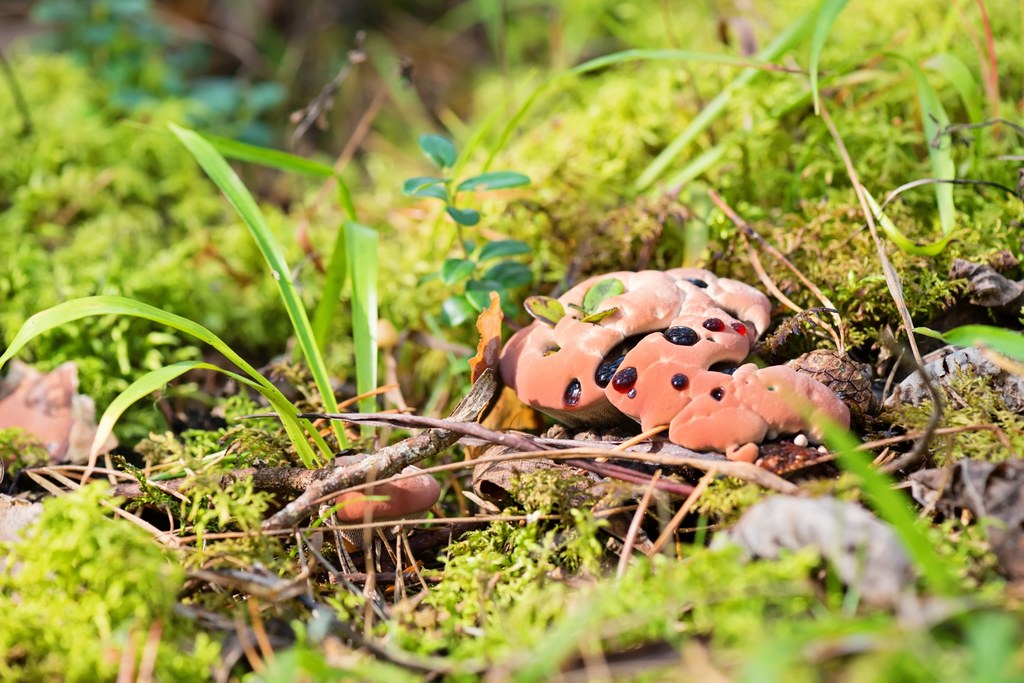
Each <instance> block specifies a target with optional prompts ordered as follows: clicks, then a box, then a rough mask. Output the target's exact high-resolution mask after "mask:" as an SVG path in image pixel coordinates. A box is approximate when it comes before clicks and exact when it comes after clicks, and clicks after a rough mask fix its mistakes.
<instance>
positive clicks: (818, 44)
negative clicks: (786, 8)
mask: <svg viewBox="0 0 1024 683" xmlns="http://www.w3.org/2000/svg"><path fill="white" fill-rule="evenodd" d="M847 2H848V0H822V2H821V5H820V6H819V8H818V18H817V20H816V21H815V22H814V35H813V36H811V66H810V70H811V95H812V97H813V98H814V113H815V114H817V113H818V61H819V59H820V57H821V49H822V48H823V47H825V41H826V40H828V34H829V33H831V31H832V26H833V25H834V24H835V23H836V19H837V18H838V17H839V13H840V12H842V11H843V9H844V8H845V7H846V3H847Z"/></svg>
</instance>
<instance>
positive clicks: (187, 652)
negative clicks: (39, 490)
mask: <svg viewBox="0 0 1024 683" xmlns="http://www.w3.org/2000/svg"><path fill="white" fill-rule="evenodd" d="M104 499H105V495H104V493H103V490H102V487H101V486H98V485H93V486H89V487H86V488H84V489H81V490H80V491H78V492H75V493H72V494H68V495H66V496H61V497H58V498H51V499H49V500H47V501H46V503H45V505H44V510H43V514H42V516H41V517H40V519H39V520H38V521H37V522H36V523H35V524H34V525H33V526H32V527H30V528H29V529H28V530H26V532H25V534H24V538H23V539H22V540H20V541H16V542H14V543H11V544H7V547H6V548H5V549H4V553H5V557H4V558H3V560H2V563H3V566H2V570H0V610H2V612H3V614H5V615H7V618H5V619H4V620H3V622H2V625H0V653H2V656H0V679H2V680H9V681H15V680H38V681H57V680H66V681H104V680H110V681H112V680H114V679H115V677H116V676H117V674H118V671H119V669H120V667H121V663H122V660H123V659H125V657H127V659H126V660H125V661H127V662H131V663H132V664H130V665H131V666H135V667H138V664H139V661H140V659H141V658H142V656H143V652H144V650H146V648H147V645H146V643H147V638H156V639H157V642H158V643H159V646H158V649H157V653H156V675H157V677H158V678H160V679H162V680H199V679H204V678H206V677H207V676H208V675H209V672H210V670H211V667H212V666H213V665H214V663H215V662H216V661H217V658H218V653H219V647H218V645H217V643H216V642H214V641H213V640H212V639H211V638H210V637H209V636H208V635H206V634H204V633H195V632H194V631H193V630H192V629H191V627H190V626H189V625H188V624H187V623H186V622H185V621H184V620H182V619H181V618H180V617H177V616H176V615H175V614H174V612H173V608H174V605H175V603H176V596H177V594H178V592H179V590H180V589H181V587H182V583H183V581H184V572H183V570H182V568H181V566H180V564H179V563H178V561H177V559H176V558H175V557H174V556H173V555H172V554H171V553H170V552H168V551H167V550H166V549H164V548H162V547H161V546H160V545H159V544H158V543H157V542H156V541H154V540H153V539H152V538H150V537H149V536H148V535H147V534H146V533H145V532H143V531H142V530H140V529H138V528H136V527H135V526H133V525H131V524H130V523H128V522H125V521H122V520H113V519H111V518H110V517H109V510H107V509H105V508H103V507H101V501H103V500H104ZM115 502H116V501H115ZM126 650H127V651H129V652H130V654H128V655H125V651H126Z"/></svg>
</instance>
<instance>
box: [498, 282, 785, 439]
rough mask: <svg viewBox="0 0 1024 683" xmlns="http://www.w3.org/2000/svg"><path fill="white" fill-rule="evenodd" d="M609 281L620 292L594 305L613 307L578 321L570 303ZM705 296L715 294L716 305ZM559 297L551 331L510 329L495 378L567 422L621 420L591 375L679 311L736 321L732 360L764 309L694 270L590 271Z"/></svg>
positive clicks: (740, 288) (741, 287) (760, 324)
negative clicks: (740, 329) (738, 341)
mask: <svg viewBox="0 0 1024 683" xmlns="http://www.w3.org/2000/svg"><path fill="white" fill-rule="evenodd" d="M609 279H617V280H619V281H620V282H621V283H622V284H623V290H624V291H623V292H622V293H621V294H618V295H615V296H610V297H608V298H607V299H605V300H604V301H602V302H601V304H600V309H602V310H608V309H613V308H614V309H616V310H615V312H614V313H613V314H611V315H610V316H608V317H607V318H605V319H603V320H601V321H600V322H597V323H585V322H582V321H581V320H580V319H579V317H578V314H577V313H576V312H575V311H573V310H572V309H571V308H570V305H576V306H580V305H582V303H583V301H584V298H585V297H586V295H587V292H588V291H590V289H591V287H593V286H594V285H596V284H597V283H599V282H601V281H604V280H609ZM709 293H710V294H709ZM712 295H716V296H720V297H722V302H721V303H722V306H719V305H718V304H719V302H718V301H717V300H716V299H715V298H714V297H713V296H712ZM558 301H559V302H560V303H561V304H562V305H563V307H564V308H565V309H566V315H565V317H563V318H562V319H561V320H559V321H558V322H557V323H556V324H555V326H554V327H553V328H552V327H551V326H549V325H547V324H545V323H543V322H540V321H536V322H534V323H532V324H530V325H528V326H527V327H525V328H523V329H522V330H520V331H519V332H517V333H516V334H514V335H513V336H512V338H511V339H510V340H509V341H508V343H507V344H506V345H505V349H504V351H503V352H502V356H501V375H502V379H503V380H504V382H505V384H507V385H508V386H510V387H512V388H513V389H514V390H515V392H516V394H517V395H518V396H519V398H520V400H522V401H523V402H524V403H527V404H528V405H531V406H533V407H534V408H537V409H538V410H540V411H542V412H545V413H547V414H549V415H551V416H553V417H555V418H556V419H558V420H560V421H562V422H564V423H566V424H568V425H569V426H571V427H578V426H583V425H607V424H613V423H615V422H619V421H621V415H620V414H619V412H618V411H617V410H615V408H614V407H613V405H612V403H611V402H610V401H609V395H608V393H607V392H606V391H605V385H603V384H599V382H598V381H597V377H596V375H597V372H598V368H599V367H601V366H602V364H603V363H606V362H612V361H613V360H614V359H615V358H617V356H618V355H619V354H620V353H621V352H623V351H627V350H628V347H629V346H631V342H632V340H633V339H635V338H636V337H638V336H641V335H645V334H649V333H651V332H656V331H660V330H664V329H666V328H668V327H670V326H672V325H673V324H674V322H673V321H675V320H679V319H681V318H682V317H684V316H689V317H691V318H698V317H701V316H703V317H701V320H704V319H706V318H707V317H709V316H710V317H718V318H720V319H723V320H724V321H726V323H727V324H728V325H731V324H732V323H734V322H736V323H741V322H742V323H743V324H744V328H745V331H744V333H743V335H737V334H735V331H734V330H729V334H730V336H731V337H733V338H734V341H735V338H737V337H741V336H744V335H745V336H746V337H747V339H748V343H747V345H746V348H745V349H744V350H743V352H742V353H741V354H739V357H738V358H735V359H733V357H732V356H729V357H728V359H729V360H736V361H738V360H742V358H743V357H744V356H745V355H746V352H747V350H748V349H749V343H750V342H753V341H754V340H755V339H756V338H757V336H758V335H759V334H760V333H761V332H763V331H764V327H765V326H766V325H767V322H766V321H767V319H768V312H769V311H770V303H769V301H768V298H767V297H765V296H764V295H763V294H761V293H760V292H758V291H757V290H756V289H754V288H753V287H750V286H748V285H745V284H743V283H741V282H736V281H732V280H726V279H724V278H718V277H716V276H715V275H714V274H712V273H710V272H708V271H706V270H700V269H696V268H677V269H674V270H670V271H656V270H645V271H639V272H627V271H622V272H614V273H608V274H606V275H600V276H595V277H592V278H589V279H587V280H584V281H583V282H581V283H579V284H577V285H576V286H574V287H572V288H571V289H570V290H569V291H567V292H566V293H565V294H563V295H562V296H561V297H559V298H558ZM732 309H735V310H736V311H737V312H739V313H740V314H741V316H743V315H746V316H747V317H740V318H739V319H737V318H735V317H733V316H732V315H731V314H730V313H729V312H728V311H730V310H732ZM712 362H715V361H712ZM606 367H607V366H606Z"/></svg>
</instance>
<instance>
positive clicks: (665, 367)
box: [604, 309, 750, 430]
mask: <svg viewBox="0 0 1024 683" xmlns="http://www.w3.org/2000/svg"><path fill="white" fill-rule="evenodd" d="M712 310H713V311H714V312H716V313H717V314H718V315H717V316H711V317H712V318H716V319H718V320H722V318H720V317H718V316H724V317H725V320H722V322H723V329H721V330H717V331H712V330H708V329H706V328H705V327H704V326H703V323H704V322H705V321H706V320H708V319H709V317H708V316H692V315H686V316H680V317H678V318H675V319H674V320H673V321H672V325H671V326H670V329H672V328H686V329H688V330H690V331H691V332H692V333H693V335H694V336H695V337H697V338H698V341H696V342H694V343H692V344H689V345H680V344H674V343H672V342H671V341H669V339H668V338H667V336H666V335H665V334H650V335H648V336H646V337H644V338H643V339H642V340H641V341H640V342H639V343H638V344H637V345H636V346H634V347H633V348H632V349H631V350H630V351H629V352H628V353H627V354H626V357H625V358H624V359H623V360H622V363H621V364H620V365H619V371H620V372H622V370H623V369H625V368H636V371H637V379H636V383H635V384H634V385H633V386H632V387H622V386H617V385H616V383H615V382H614V381H613V382H610V383H609V384H608V386H607V387H606V388H605V390H604V391H605V395H606V396H607V397H608V400H609V401H610V402H611V404H612V405H613V406H615V407H616V408H618V409H619V410H620V411H622V412H623V413H625V414H626V415H629V416H630V417H632V418H633V419H635V420H639V421H640V424H641V425H642V426H643V428H644V429H645V430H646V429H650V428H652V427H656V426H658V425H662V424H668V423H669V422H670V421H671V420H672V418H673V417H675V414H676V413H677V412H679V411H680V410H682V408H683V407H684V406H685V405H686V404H687V403H688V402H689V400H690V396H691V395H692V393H691V392H692V389H691V387H690V386H689V382H690V380H691V379H692V378H693V377H695V376H696V375H697V374H698V373H701V372H704V371H705V370H707V369H708V368H709V367H712V366H713V365H715V364H716V363H735V364H736V365H738V364H739V363H741V362H742V361H743V359H744V358H746V357H747V353H748V352H749V351H750V338H749V337H748V336H747V334H739V332H738V331H737V330H736V329H734V328H733V327H732V326H731V324H730V323H731V322H737V321H735V320H733V319H732V318H731V317H730V316H728V315H727V314H726V313H725V312H724V311H721V310H718V309H712ZM748 332H749V331H748ZM677 374H682V375H683V376H684V377H685V378H686V382H687V386H685V387H682V388H678V389H677V388H676V387H675V386H673V384H672V379H673V378H674V377H675V376H676V375H677ZM715 374H720V373H715ZM630 389H635V390H636V391H635V393H634V392H633V391H631V390H630Z"/></svg>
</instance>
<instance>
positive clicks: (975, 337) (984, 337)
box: [914, 325, 1024, 363]
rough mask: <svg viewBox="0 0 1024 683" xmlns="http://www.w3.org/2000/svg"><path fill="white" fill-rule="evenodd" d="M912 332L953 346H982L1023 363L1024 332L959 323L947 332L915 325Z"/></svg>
mask: <svg viewBox="0 0 1024 683" xmlns="http://www.w3.org/2000/svg"><path fill="white" fill-rule="evenodd" d="M914 332H917V333H918V334H923V335H925V336H926V337H934V338H935V339H941V340H942V341H944V342H946V343H947V344H952V345H953V346H984V347H985V348H988V349H992V350H993V351H998V352H999V353H1001V354H1003V355H1006V356H1009V357H1010V358H1013V359H1014V360H1017V361H1020V362H1022V363H1024V334H1021V333H1020V332H1014V331H1012V330H1007V329H1006V328H1003V327H993V326H991V325H961V326H960V327H954V328H953V329H951V330H949V331H948V332H936V331H935V330H932V329H929V328H927V327H915V328H914Z"/></svg>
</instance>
